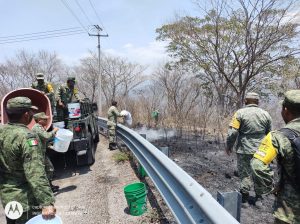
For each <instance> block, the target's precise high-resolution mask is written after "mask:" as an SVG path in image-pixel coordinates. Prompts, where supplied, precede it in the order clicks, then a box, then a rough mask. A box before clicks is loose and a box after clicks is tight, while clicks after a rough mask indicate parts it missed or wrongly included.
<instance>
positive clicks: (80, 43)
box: [0, 0, 197, 66]
mask: <svg viewBox="0 0 300 224" xmlns="http://www.w3.org/2000/svg"><path fill="white" fill-rule="evenodd" d="M95 11H96V13H95ZM72 12H73V14H75V15H76V16H74V15H73V14H72ZM196 12H197V6H196V5H195V4H194V3H193V2H192V1H191V0H106V1H104V0H9V1H8V0H0V62H3V61H4V60H5V59H7V58H10V57H12V56H14V55H15V54H16V52H18V51H19V50H23V49H24V50H26V51H29V52H32V53H37V52H38V51H39V50H46V51H49V52H53V51H55V52H56V53H57V54H58V55H59V57H60V58H61V59H62V60H63V61H64V62H65V63H67V64H69V65H73V64H76V63H78V62H79V59H80V58H82V57H84V56H87V55H88V54H89V51H90V50H92V51H95V52H96V51H97V37H91V36H89V35H88V34H87V32H85V33H83V34H78V35H72V36H65V37H57V38H48V39H39V40H34V41H26V42H15V40H16V39H15V38H16V36H15V35H17V37H26V36H20V35H24V34H32V33H37V32H45V31H53V30H61V29H69V28H74V27H77V28H78V29H83V28H82V27H85V29H86V31H88V32H90V33H95V30H93V29H91V27H92V25H99V26H100V27H102V28H103V31H102V32H101V34H103V35H105V34H108V35H109V36H108V37H102V38H101V51H102V52H104V53H109V54H111V55H114V56H120V57H123V58H127V59H128V60H129V61H130V62H135V63H140V64H142V65H148V66H153V65H155V64H157V63H159V61H161V60H166V53H165V48H164V46H165V43H161V42H158V41H156V40H155V38H156V36H157V34H156V33H155V29H156V28H159V27H161V26H162V25H163V24H166V23H168V22H171V21H172V19H174V17H175V14H179V15H186V14H190V15H192V14H195V13H196ZM7 36H13V37H10V39H9V41H12V42H13V43H7V42H8V41H7V40H8V39H7ZM5 37H6V38H5Z"/></svg>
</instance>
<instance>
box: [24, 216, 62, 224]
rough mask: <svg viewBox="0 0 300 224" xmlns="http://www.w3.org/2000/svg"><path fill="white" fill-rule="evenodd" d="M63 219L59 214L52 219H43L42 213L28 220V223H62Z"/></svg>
mask: <svg viewBox="0 0 300 224" xmlns="http://www.w3.org/2000/svg"><path fill="white" fill-rule="evenodd" d="M62 223H63V222H62V220H61V218H60V217H59V216H58V215H55V218H53V219H50V220H45V219H43V217H42V215H38V216H34V217H33V218H31V219H30V220H28V221H27V222H26V224H62Z"/></svg>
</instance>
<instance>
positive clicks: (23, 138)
mask: <svg viewBox="0 0 300 224" xmlns="http://www.w3.org/2000/svg"><path fill="white" fill-rule="evenodd" d="M14 108H33V106H31V101H30V99H29V98H27V97H15V98H12V99H10V100H8V102H7V109H14ZM0 146H1V148H0V199H1V202H2V205H3V207H5V205H6V204H7V203H9V202H10V201H18V202H19V203H21V205H22V207H23V210H24V213H23V215H22V216H21V218H19V219H17V220H16V222H13V223H25V222H26V220H28V219H29V218H31V217H32V216H33V215H34V214H32V212H33V210H34V206H48V205H51V204H53V203H54V196H53V193H52V191H51V188H50V186H49V181H48V179H47V177H46V173H45V167H44V164H43V161H44V158H43V153H42V148H41V143H40V142H39V140H38V137H37V135H36V134H34V133H33V132H32V131H30V130H29V129H28V128H27V127H26V126H25V125H24V124H18V123H8V124H6V125H3V126H1V127H0ZM10 222H11V220H8V223H10Z"/></svg>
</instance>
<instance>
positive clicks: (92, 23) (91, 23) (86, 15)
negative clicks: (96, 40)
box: [75, 0, 93, 25]
mask: <svg viewBox="0 0 300 224" xmlns="http://www.w3.org/2000/svg"><path fill="white" fill-rule="evenodd" d="M75 2H76V4H77V6H78V7H79V8H80V10H81V12H82V13H83V15H84V16H85V18H86V19H87V21H88V22H89V24H90V25H92V24H93V23H92V22H91V20H90V19H89V17H88V16H87V14H86V13H85V11H84V10H83V8H82V7H81V5H80V4H79V2H78V1H77V0H75Z"/></svg>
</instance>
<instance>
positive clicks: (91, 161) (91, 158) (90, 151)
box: [86, 133, 95, 165]
mask: <svg viewBox="0 0 300 224" xmlns="http://www.w3.org/2000/svg"><path fill="white" fill-rule="evenodd" d="M87 137H88V139H89V149H88V151H87V153H86V156H87V164H88V165H92V164H94V162H95V143H94V140H93V136H92V135H91V133H88V136H87Z"/></svg>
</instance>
